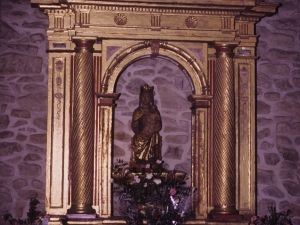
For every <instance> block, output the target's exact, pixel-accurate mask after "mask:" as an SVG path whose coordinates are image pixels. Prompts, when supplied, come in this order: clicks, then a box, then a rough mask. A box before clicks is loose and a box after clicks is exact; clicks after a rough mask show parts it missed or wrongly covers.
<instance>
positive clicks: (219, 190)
mask: <svg viewBox="0 0 300 225" xmlns="http://www.w3.org/2000/svg"><path fill="white" fill-rule="evenodd" d="M234 47H235V46H234V45H227V44H224V45H222V44H221V45H216V57H217V58H216V73H215V79H214V115H213V116H214V133H213V138H214V139H213V145H214V146H213V149H214V152H213V187H214V190H213V191H214V193H213V205H214V209H213V210H212V211H211V215H212V217H213V218H216V217H218V215H223V216H224V215H225V216H228V215H234V214H238V211H237V210H236V208H235V191H236V168H235V97H234V96H235V90H234V64H233V55H234V54H233V49H234Z"/></svg>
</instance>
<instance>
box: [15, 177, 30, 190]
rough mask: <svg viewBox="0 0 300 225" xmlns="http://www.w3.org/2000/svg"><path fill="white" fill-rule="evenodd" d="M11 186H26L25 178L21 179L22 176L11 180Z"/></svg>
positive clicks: (16, 187)
mask: <svg viewBox="0 0 300 225" xmlns="http://www.w3.org/2000/svg"><path fill="white" fill-rule="evenodd" d="M12 186H13V187H14V188H15V189H20V188H22V187H25V186H28V183H27V180H25V179H23V178H18V179H15V180H13V181H12Z"/></svg>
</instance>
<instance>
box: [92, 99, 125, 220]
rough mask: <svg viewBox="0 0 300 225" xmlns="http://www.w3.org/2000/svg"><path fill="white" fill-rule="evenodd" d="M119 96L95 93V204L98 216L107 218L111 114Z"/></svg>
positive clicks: (109, 208)
mask: <svg viewBox="0 0 300 225" xmlns="http://www.w3.org/2000/svg"><path fill="white" fill-rule="evenodd" d="M119 96H120V94H116V93H97V97H98V105H99V139H98V141H99V148H98V149H97V155H96V157H97V159H98V163H97V165H98V167H97V168H96V169H97V171H98V172H99V177H98V178H97V182H98V187H99V188H98V190H97V191H96V192H97V193H96V195H97V198H96V199H97V200H98V201H99V202H96V204H98V205H100V209H99V213H98V214H99V216H100V217H102V218H108V217H110V216H111V206H112V198H111V183H110V180H111V164H112V162H111V157H110V156H111V155H112V144H113V143H112V137H113V134H112V132H113V114H114V113H113V112H114V107H115V103H114V102H115V100H117V99H118V98H119Z"/></svg>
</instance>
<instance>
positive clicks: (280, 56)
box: [268, 49, 300, 62]
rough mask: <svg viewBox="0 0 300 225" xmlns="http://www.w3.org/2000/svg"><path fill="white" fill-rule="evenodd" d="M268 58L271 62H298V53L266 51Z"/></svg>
mask: <svg viewBox="0 0 300 225" xmlns="http://www.w3.org/2000/svg"><path fill="white" fill-rule="evenodd" d="M268 58H269V59H270V60H271V61H280V60H282V61H286V62H288V61H295V62H299V61H300V53H299V52H295V51H284V50H280V49H270V50H269V51H268Z"/></svg>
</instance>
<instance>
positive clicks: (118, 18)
mask: <svg viewBox="0 0 300 225" xmlns="http://www.w3.org/2000/svg"><path fill="white" fill-rule="evenodd" d="M114 20H115V23H116V24H117V25H125V24H126V23H127V17H126V16H125V14H124V13H118V14H117V15H115V19H114Z"/></svg>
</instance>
